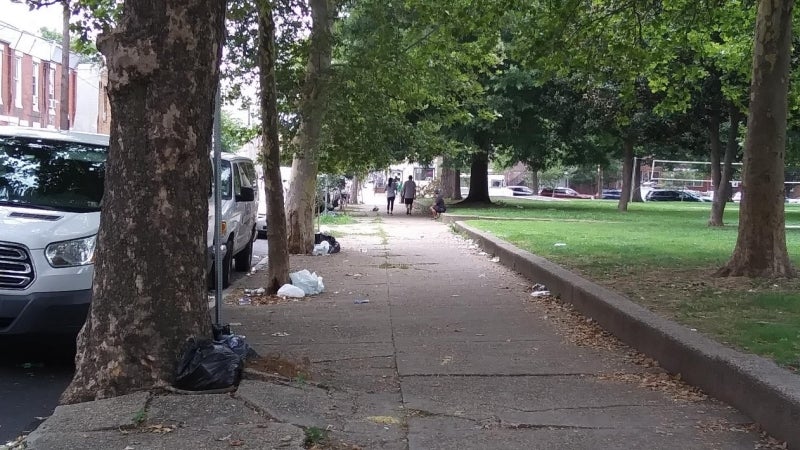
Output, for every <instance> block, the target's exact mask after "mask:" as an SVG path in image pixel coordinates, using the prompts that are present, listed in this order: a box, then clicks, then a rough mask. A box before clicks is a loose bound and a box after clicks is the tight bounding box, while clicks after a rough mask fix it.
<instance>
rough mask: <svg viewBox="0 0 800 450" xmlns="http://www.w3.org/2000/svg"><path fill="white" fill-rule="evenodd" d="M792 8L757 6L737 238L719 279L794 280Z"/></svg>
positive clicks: (788, 1) (779, 1)
mask: <svg viewBox="0 0 800 450" xmlns="http://www.w3.org/2000/svg"><path fill="white" fill-rule="evenodd" d="M793 3H794V2H793V1H792V0H761V1H760V2H759V3H758V15H757V17H756V32H755V39H754V49H753V75H752V81H751V83H750V108H749V110H750V116H749V117H748V120H747V137H746V139H745V147H744V177H743V180H742V188H743V190H742V201H741V205H740V208H739V211H740V212H739V236H738V238H737V240H736V247H735V248H734V250H733V255H732V256H731V260H730V261H729V262H728V264H727V265H726V266H725V267H723V268H721V269H720V270H719V272H718V274H719V275H722V276H750V277H792V276H794V275H795V274H796V273H795V270H794V268H793V267H792V264H791V261H790V260H789V254H788V252H787V250H786V228H785V226H786V218H785V214H784V196H785V194H784V185H783V183H784V159H785V157H784V155H785V152H786V117H787V103H788V102H787V96H788V87H789V65H790V59H791V58H790V56H791V43H792V6H793Z"/></svg>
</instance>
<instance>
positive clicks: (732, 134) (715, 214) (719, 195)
mask: <svg viewBox="0 0 800 450" xmlns="http://www.w3.org/2000/svg"><path fill="white" fill-rule="evenodd" d="M729 110H730V124H731V126H730V128H729V129H728V142H727V144H726V145H725V157H724V160H723V163H722V171H721V173H720V178H719V182H718V184H717V185H716V186H717V188H716V189H715V190H714V203H712V204H711V217H710V218H709V219H708V226H710V227H722V226H725V223H724V221H723V217H724V215H725V205H726V204H727V203H728V201H730V198H731V178H732V177H733V160H734V159H735V158H736V153H737V151H738V150H739V143H738V138H739V122H740V121H741V120H742V113H741V112H740V111H739V108H737V107H736V105H734V104H732V103H731V104H730V107H729Z"/></svg>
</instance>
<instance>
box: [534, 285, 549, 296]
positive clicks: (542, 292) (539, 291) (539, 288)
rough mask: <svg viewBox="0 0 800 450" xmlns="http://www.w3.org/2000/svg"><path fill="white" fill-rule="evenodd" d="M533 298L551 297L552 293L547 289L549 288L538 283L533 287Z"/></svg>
mask: <svg viewBox="0 0 800 450" xmlns="http://www.w3.org/2000/svg"><path fill="white" fill-rule="evenodd" d="M531 290H532V291H533V292H531V297H549V296H550V291H549V290H548V289H547V286H545V285H543V284H541V283H536V284H534V285H533V286H532V287H531Z"/></svg>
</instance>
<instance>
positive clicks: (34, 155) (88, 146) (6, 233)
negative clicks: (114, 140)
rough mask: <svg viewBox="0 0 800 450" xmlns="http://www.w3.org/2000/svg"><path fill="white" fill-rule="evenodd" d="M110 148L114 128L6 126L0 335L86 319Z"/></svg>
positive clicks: (1, 130) (1, 136)
mask: <svg viewBox="0 0 800 450" xmlns="http://www.w3.org/2000/svg"><path fill="white" fill-rule="evenodd" d="M107 156H108V136H103V135H97V134H89V133H75V132H58V131H54V130H45V129H41V128H23V127H7V126H0V335H16V334H36V333H48V334H49V333H53V334H61V333H67V334H75V333H77V332H78V331H79V330H80V328H81V327H82V326H83V323H84V321H85V320H86V314H87V312H88V310H89V303H90V302H91V298H92V279H93V277H94V270H93V262H94V251H95V242H96V237H97V230H98V227H99V226H100V203H101V201H102V198H103V182H104V179H105V162H106V158H107Z"/></svg>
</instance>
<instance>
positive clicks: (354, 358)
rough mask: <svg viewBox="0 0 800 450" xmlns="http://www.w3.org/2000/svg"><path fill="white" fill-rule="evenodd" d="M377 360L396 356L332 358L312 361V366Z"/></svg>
mask: <svg viewBox="0 0 800 450" xmlns="http://www.w3.org/2000/svg"><path fill="white" fill-rule="evenodd" d="M376 358H394V354H388V355H374V356H354V357H352V358H332V359H318V360H316V359H315V360H312V361H311V363H312V364H319V363H329V362H339V361H356V360H359V359H376Z"/></svg>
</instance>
